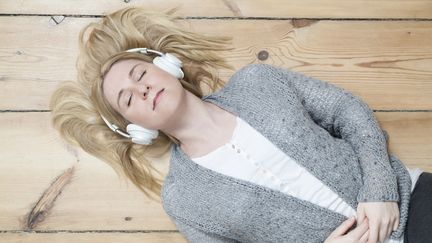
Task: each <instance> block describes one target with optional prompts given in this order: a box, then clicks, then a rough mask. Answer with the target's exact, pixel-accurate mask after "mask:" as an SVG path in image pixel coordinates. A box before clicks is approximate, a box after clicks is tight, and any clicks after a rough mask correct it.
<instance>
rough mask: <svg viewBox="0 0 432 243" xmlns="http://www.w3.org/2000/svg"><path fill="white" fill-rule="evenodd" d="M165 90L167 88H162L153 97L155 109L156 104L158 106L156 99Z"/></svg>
mask: <svg viewBox="0 0 432 243" xmlns="http://www.w3.org/2000/svg"><path fill="white" fill-rule="evenodd" d="M164 90H165V88H163V89H161V90H160V91H159V92H158V93H157V94H156V96H155V97H154V99H153V110H154V109H155V106H156V100H157V99H158V98H159V95H160V94H161V93H162V92H163V91H164Z"/></svg>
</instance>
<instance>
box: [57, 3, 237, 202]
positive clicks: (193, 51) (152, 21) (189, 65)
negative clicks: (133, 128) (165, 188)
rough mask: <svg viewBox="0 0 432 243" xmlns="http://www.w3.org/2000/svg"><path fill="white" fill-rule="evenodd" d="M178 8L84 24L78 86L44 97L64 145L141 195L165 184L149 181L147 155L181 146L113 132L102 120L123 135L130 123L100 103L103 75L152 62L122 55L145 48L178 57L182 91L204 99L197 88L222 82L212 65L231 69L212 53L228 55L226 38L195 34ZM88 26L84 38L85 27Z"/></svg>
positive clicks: (164, 138) (126, 12) (69, 84)
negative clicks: (132, 62) (124, 64)
mask: <svg viewBox="0 0 432 243" xmlns="http://www.w3.org/2000/svg"><path fill="white" fill-rule="evenodd" d="M177 8H178V7H175V8H172V9H171V10H169V11H167V12H166V13H162V12H156V11H150V10H145V9H143V8H141V7H126V8H123V9H120V10H117V11H115V12H113V13H111V14H109V15H107V16H105V17H104V18H103V19H101V20H100V21H99V22H96V23H90V24H88V25H86V26H85V27H84V28H83V29H82V30H81V31H80V34H79V55H78V59H77V62H76V67H77V71H78V82H74V81H65V82H62V83H61V84H60V85H59V86H58V87H57V88H56V90H55V91H54V92H53V94H52V96H51V100H50V105H49V106H50V109H51V115H52V116H51V119H52V120H51V122H52V125H53V127H54V128H55V129H56V130H58V131H59V134H60V136H61V137H62V138H63V139H64V140H65V141H66V142H67V143H69V144H72V145H74V146H79V147H81V148H82V149H83V150H84V151H86V152H88V153H89V154H91V155H94V156H95V157H97V158H99V159H101V160H103V161H105V162H106V163H107V164H108V165H110V166H111V167H112V168H113V169H114V171H115V172H116V173H117V176H120V177H122V178H129V179H130V180H131V181H132V182H133V183H134V184H135V185H136V186H137V187H138V188H139V189H140V190H141V191H142V192H144V194H145V195H147V196H148V197H149V198H151V199H154V200H155V198H153V197H152V195H151V194H150V193H151V192H153V193H154V194H156V195H157V196H160V190H161V187H162V183H163V180H161V179H158V178H156V177H155V175H154V172H157V173H158V174H159V175H161V176H162V173H161V172H160V171H158V170H157V169H155V168H154V167H153V165H152V163H151V161H150V159H149V158H151V157H153V158H154V157H160V156H162V155H163V154H164V153H166V152H167V151H169V148H170V146H171V145H172V142H174V143H176V144H179V141H178V140H177V139H176V138H174V137H171V136H169V135H168V134H165V133H163V132H159V136H158V137H157V138H156V139H154V140H153V144H151V145H139V144H134V143H133V142H132V141H131V140H130V139H128V138H124V137H122V136H121V135H119V134H116V133H114V132H113V131H111V130H110V129H109V128H108V126H107V125H106V124H105V123H104V121H103V120H102V118H101V116H100V115H103V116H104V117H106V118H107V119H108V120H109V121H110V122H111V123H114V124H116V125H117V126H119V127H120V129H122V130H123V131H126V126H127V124H128V123H129V121H127V120H126V119H125V118H124V117H122V116H121V115H120V114H119V113H118V112H116V111H115V110H114V109H113V108H112V107H111V106H110V105H109V103H108V102H107V101H106V100H105V98H104V96H103V93H102V82H103V77H104V75H105V74H106V73H107V72H108V71H109V69H110V67H111V66H112V65H113V64H114V63H116V62H117V61H119V60H124V59H130V58H131V59H139V60H144V61H146V62H151V61H152V59H153V57H152V56H148V55H145V54H140V53H131V52H125V50H127V49H130V48H137V47H147V48H150V49H153V50H157V51H160V52H164V53H166V52H169V53H173V54H174V55H176V56H177V57H178V58H179V59H180V60H181V61H182V62H183V71H184V73H185V76H184V78H183V79H181V80H180V82H181V85H182V86H183V88H184V89H186V90H188V91H190V92H191V93H192V94H194V95H196V96H197V97H200V98H201V97H202V96H203V91H202V87H201V84H202V83H204V84H206V85H207V86H208V87H210V90H211V91H216V90H217V89H219V88H221V87H222V86H223V85H224V83H223V82H222V80H220V79H219V77H218V72H217V71H218V67H223V68H228V69H231V70H233V69H234V68H233V67H232V66H231V65H228V64H227V62H226V61H225V59H224V58H223V57H221V56H220V55H218V54H217V53H215V52H214V51H223V50H232V49H233V48H232V47H229V44H230V42H231V40H232V37H216V36H214V37H210V36H205V35H203V34H198V33H194V32H192V31H188V30H186V29H185V28H184V27H183V26H181V25H180V24H179V23H178V22H177V19H180V18H181V17H180V16H178V15H174V12H175V11H177ZM89 29H91V32H90V33H89V34H88V38H86V39H85V38H84V37H85V33H86V31H87V30H89Z"/></svg>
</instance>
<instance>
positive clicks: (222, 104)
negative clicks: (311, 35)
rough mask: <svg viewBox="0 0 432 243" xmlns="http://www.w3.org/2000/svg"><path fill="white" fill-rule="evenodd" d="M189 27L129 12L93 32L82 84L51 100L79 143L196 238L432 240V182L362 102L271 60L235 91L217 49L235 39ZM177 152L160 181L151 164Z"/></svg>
mask: <svg viewBox="0 0 432 243" xmlns="http://www.w3.org/2000/svg"><path fill="white" fill-rule="evenodd" d="M175 19H176V17H175V16H174V15H172V11H169V12H167V13H166V14H162V13H159V12H151V11H146V10H144V9H142V8H137V7H134V8H133V7H129V8H125V9H121V10H119V11H116V12H114V13H112V14H110V15H108V16H106V17H105V18H103V19H102V20H101V21H100V22H99V23H91V24H89V25H88V26H86V28H84V29H83V30H82V31H81V33H80V54H79V58H78V62H77V68H78V74H79V75H78V82H77V83H75V82H65V83H62V85H61V86H59V87H58V89H57V90H56V91H55V92H54V94H53V96H52V99H51V103H50V107H51V110H52V121H53V125H54V127H55V128H56V129H58V130H59V131H60V134H61V135H62V136H63V137H64V138H65V139H66V140H67V141H68V142H70V143H73V144H76V145H79V146H81V147H82V148H83V149H84V150H85V151H87V152H89V153H90V154H93V155H95V156H97V157H99V158H101V159H102V160H103V161H106V162H107V163H108V164H109V165H111V166H112V167H113V168H114V169H115V171H116V172H118V173H120V174H122V175H124V176H126V177H127V178H129V179H130V180H131V181H132V182H133V183H134V184H135V185H136V186H137V187H138V188H140V189H141V190H142V191H143V192H144V193H145V194H146V195H148V196H149V197H151V194H149V192H152V193H154V194H156V195H160V196H161V199H162V205H163V207H164V209H165V211H166V212H167V214H168V215H169V216H170V217H171V219H172V220H173V222H174V223H175V224H176V226H177V227H178V229H179V231H180V232H181V233H183V234H184V235H185V237H186V238H187V239H188V240H189V241H191V242H323V241H325V242H327V243H330V242H378V241H379V242H404V241H405V242H408V241H412V242H416V241H415V240H416V239H415V238H410V237H414V235H413V234H414V233H416V236H415V237H423V238H417V239H428V238H426V237H430V233H429V232H426V230H423V229H426V228H425V227H427V225H428V224H427V223H428V222H429V223H430V222H431V218H432V217H430V216H429V217H427V221H422V224H416V222H417V221H418V220H417V218H415V217H408V215H411V212H414V213H415V212H420V211H422V212H426V210H429V211H428V212H430V206H427V205H425V204H424V203H423V204H421V203H418V202H422V201H423V202H424V200H429V202H430V201H431V200H432V199H431V198H430V197H429V199H427V198H425V197H427V195H429V194H427V193H428V192H429V191H430V190H431V186H430V181H431V179H430V178H431V176H432V174H431V173H427V172H423V171H422V170H420V169H418V168H415V169H409V168H407V167H406V166H405V165H404V164H403V163H402V162H401V161H400V160H399V159H398V158H397V157H396V156H395V155H393V154H389V153H388V151H387V143H388V141H387V140H388V137H387V134H386V132H385V131H383V130H382V129H381V128H380V127H379V124H378V122H377V120H376V119H375V117H374V115H373V111H372V110H371V109H370V108H369V107H368V106H367V105H366V104H365V103H364V102H363V101H362V100H361V99H360V98H359V97H357V96H355V95H353V94H352V93H350V92H348V91H347V90H344V89H342V88H340V87H337V86H335V85H332V84H330V83H327V82H324V81H321V80H318V79H315V78H312V77H308V76H306V75H303V74H301V73H297V72H294V71H290V70H287V69H283V68H279V67H275V66H272V65H268V64H250V65H246V66H245V67H243V68H241V69H240V70H238V71H236V72H235V73H234V75H232V76H231V78H230V79H229V80H228V81H227V82H226V83H225V84H223V82H222V81H221V80H220V79H219V78H218V75H217V71H218V68H230V69H232V67H231V66H230V65H228V64H227V63H226V62H225V60H224V58H222V57H221V56H220V55H218V54H217V53H216V52H215V51H220V50H231V49H232V48H228V47H226V44H227V41H228V40H229V39H228V38H224V37H208V36H204V35H201V34H197V33H194V32H191V31H188V30H186V29H185V28H184V27H181V26H180V24H179V23H177V22H175ZM88 29H92V30H91V32H90V33H89V34H88V37H87V38H86V39H84V36H85V34H86V31H87V30H88ZM154 54H157V55H156V57H152V55H154ZM202 84H206V85H207V86H208V87H209V88H210V89H211V91H213V93H210V94H208V95H204V92H203V87H202ZM218 88H220V89H219V90H217V91H216V89H218ZM113 131H114V132H113ZM168 150H169V152H171V159H170V168H169V172H168V175H167V176H166V177H165V179H164V180H160V179H158V178H156V177H155V175H154V174H153V172H157V173H159V175H162V174H161V173H160V172H159V171H157V170H156V169H155V168H154V167H153V166H152V162H151V158H152V157H153V158H154V157H157V156H161V155H162V154H163V153H165V152H167V151H168ZM428 183H429V184H428ZM420 185H421V187H419V186H420ZM419 188H420V189H421V190H420V189H419ZM414 189H419V190H417V191H416V190H414ZM413 190H414V192H413ZM428 190H429V191H428ZM415 194H416V195H418V196H417V201H416V203H414V202H413V201H412V198H414V195H415ZM425 195H426V196H425ZM429 204H430V203H429ZM410 205H417V206H416V207H410ZM428 207H429V208H428ZM429 214H430V213H429ZM415 215H418V214H415ZM350 217H354V218H355V220H351V221H350V220H349V218H350ZM416 217H417V216H416ZM355 222H356V225H355V224H354V223H355ZM410 230H411V231H410ZM419 232H420V233H419ZM404 239H405V240H404Z"/></svg>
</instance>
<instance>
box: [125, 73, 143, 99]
mask: <svg viewBox="0 0 432 243" xmlns="http://www.w3.org/2000/svg"><path fill="white" fill-rule="evenodd" d="M145 73H146V71H144V72H143V73H142V74H141V76H140V77H139V79H138V82H139V81H141V78H142V77H143V76H144V74H145ZM131 100H132V95H131V96H130V97H129V101H128V103H127V106H128V107H129V105H130V102H131Z"/></svg>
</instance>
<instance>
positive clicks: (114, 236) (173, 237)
mask: <svg viewBox="0 0 432 243" xmlns="http://www.w3.org/2000/svg"><path fill="white" fill-rule="evenodd" d="M0 239H1V241H2V242H3V243H12V242H13V243H16V242H20V243H27V242H56V243H59V242H62V243H65V242H80V243H87V242H88V243H94V242H104V243H118V242H140V243H166V242H176V243H187V242H188V241H187V240H186V238H184V237H183V235H181V234H180V233H178V232H173V233H165V232H150V233H135V232H130V233H128V232H115V233H109V232H108V233H105V232H87V231H84V232H52V233H37V234H36V233H26V232H20V233H2V234H1V236H0ZM18 239H19V241H17V240H18Z"/></svg>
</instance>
